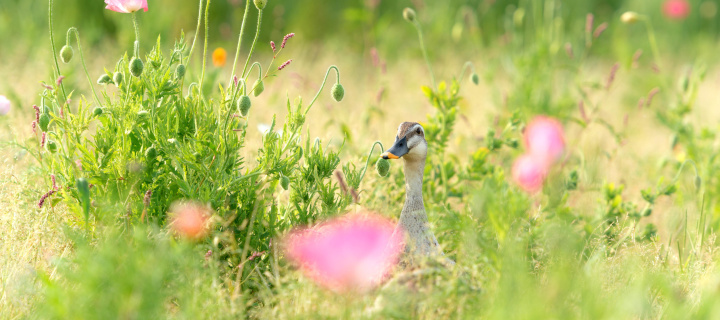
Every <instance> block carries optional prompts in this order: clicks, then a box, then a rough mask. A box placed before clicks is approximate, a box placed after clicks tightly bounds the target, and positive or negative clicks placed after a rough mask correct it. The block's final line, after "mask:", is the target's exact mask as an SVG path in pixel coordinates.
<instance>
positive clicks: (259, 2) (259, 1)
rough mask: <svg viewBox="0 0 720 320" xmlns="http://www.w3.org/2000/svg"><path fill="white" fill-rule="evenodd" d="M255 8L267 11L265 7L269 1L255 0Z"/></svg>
mask: <svg viewBox="0 0 720 320" xmlns="http://www.w3.org/2000/svg"><path fill="white" fill-rule="evenodd" d="M253 2H254V3H255V8H258V10H262V9H265V6H266V5H267V0H254V1H253Z"/></svg>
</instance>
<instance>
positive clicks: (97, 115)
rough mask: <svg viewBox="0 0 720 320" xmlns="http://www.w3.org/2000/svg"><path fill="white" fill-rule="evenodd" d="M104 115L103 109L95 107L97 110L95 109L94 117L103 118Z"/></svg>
mask: <svg viewBox="0 0 720 320" xmlns="http://www.w3.org/2000/svg"><path fill="white" fill-rule="evenodd" d="M102 114H103V109H102V108H100V107H95V109H93V115H94V116H96V117H99V116H101V115H102Z"/></svg>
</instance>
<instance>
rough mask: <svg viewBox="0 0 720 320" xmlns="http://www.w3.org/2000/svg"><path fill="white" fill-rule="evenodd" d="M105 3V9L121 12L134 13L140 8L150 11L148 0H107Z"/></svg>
mask: <svg viewBox="0 0 720 320" xmlns="http://www.w3.org/2000/svg"><path fill="white" fill-rule="evenodd" d="M105 3H106V4H107V6H105V9H108V10H112V11H116V12H121V13H132V12H135V11H138V10H140V9H144V10H145V11H148V5H147V0H105Z"/></svg>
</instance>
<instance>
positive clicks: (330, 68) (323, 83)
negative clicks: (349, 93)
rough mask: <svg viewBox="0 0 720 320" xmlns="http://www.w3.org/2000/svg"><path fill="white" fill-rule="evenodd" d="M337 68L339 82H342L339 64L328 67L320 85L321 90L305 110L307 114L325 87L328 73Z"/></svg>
mask: <svg viewBox="0 0 720 320" xmlns="http://www.w3.org/2000/svg"><path fill="white" fill-rule="evenodd" d="M332 69H335V75H336V76H337V83H340V70H338V68H337V66H335V65H332V66H330V67H328V69H327V72H325V78H324V79H323V82H322V84H321V85H320V90H318V92H317V93H316V94H315V97H314V98H313V99H312V101H310V104H309V105H308V106H307V110H305V114H307V113H308V112H309V111H310V107H312V105H313V103H315V100H317V98H318V96H320V92H322V90H323V88H325V82H327V78H328V75H330V70H332Z"/></svg>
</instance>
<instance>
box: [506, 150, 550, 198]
mask: <svg viewBox="0 0 720 320" xmlns="http://www.w3.org/2000/svg"><path fill="white" fill-rule="evenodd" d="M547 167H548V164H547V162H546V161H545V159H542V158H540V157H537V156H534V155H532V154H524V155H522V156H520V157H519V158H517V159H516V160H515V163H514V164H513V167H512V176H513V179H514V180H515V182H517V184H518V185H520V187H521V188H522V189H523V190H525V191H527V192H535V191H538V190H540V189H542V186H543V182H544V181H545V176H546V175H547Z"/></svg>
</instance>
